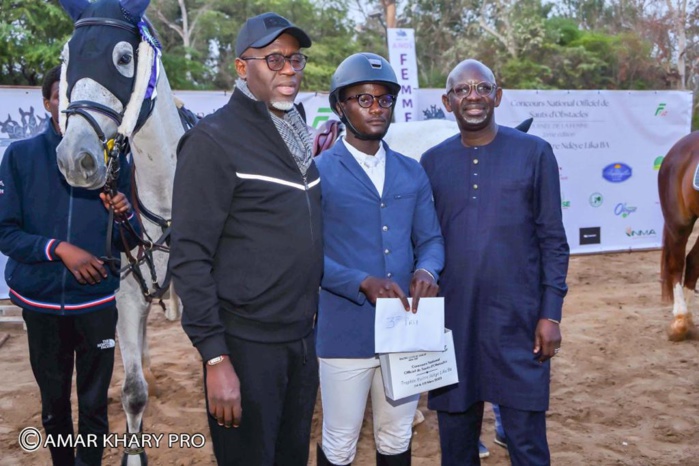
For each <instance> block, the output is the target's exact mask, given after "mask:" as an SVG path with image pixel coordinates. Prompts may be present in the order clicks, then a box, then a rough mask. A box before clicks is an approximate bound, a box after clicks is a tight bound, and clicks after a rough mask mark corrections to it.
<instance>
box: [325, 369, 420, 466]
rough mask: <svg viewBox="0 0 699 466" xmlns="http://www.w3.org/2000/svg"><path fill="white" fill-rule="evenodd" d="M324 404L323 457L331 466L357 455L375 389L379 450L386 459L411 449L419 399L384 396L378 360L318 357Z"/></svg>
mask: <svg viewBox="0 0 699 466" xmlns="http://www.w3.org/2000/svg"><path fill="white" fill-rule="evenodd" d="M319 361H320V364H319V366H320V394H321V398H322V402H323V440H322V448H323V452H325V456H326V457H327V458H328V460H329V461H330V462H331V463H333V464H349V463H351V462H352V461H354V456H355V454H356V453H357V441H358V440H359V432H360V430H361V428H362V421H363V419H364V410H365V409H366V401H367V397H368V395H369V393H370V390H371V406H372V411H373V415H374V440H375V442H376V449H377V450H378V451H379V453H381V454H384V455H397V454H399V453H403V452H404V451H406V450H407V449H408V447H409V446H410V439H411V437H412V433H413V429H412V427H413V418H414V416H415V410H416V409H417V402H418V400H419V398H420V395H415V396H411V397H408V398H404V399H401V400H399V401H398V402H395V401H392V400H390V399H388V398H386V395H385V393H384V388H383V378H382V376H381V366H380V364H379V358H378V357H374V358H367V359H341V358H319Z"/></svg>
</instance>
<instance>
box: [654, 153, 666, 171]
mask: <svg viewBox="0 0 699 466" xmlns="http://www.w3.org/2000/svg"><path fill="white" fill-rule="evenodd" d="M663 160H665V156H664V155H661V156H660V157H656V158H655V160H653V170H660V165H662V164H663Z"/></svg>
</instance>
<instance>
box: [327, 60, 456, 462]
mask: <svg viewBox="0 0 699 466" xmlns="http://www.w3.org/2000/svg"><path fill="white" fill-rule="evenodd" d="M399 91H400V85H399V84H398V82H397V80H396V76H395V74H394V72H393V70H392V68H391V65H390V64H389V63H388V62H387V61H386V60H385V59H383V58H382V57H380V56H378V55H375V54H372V53H359V54H355V55H352V56H350V57H348V58H347V59H346V60H345V61H343V62H342V63H341V64H340V66H339V67H338V68H337V70H336V71H335V73H334V75H333V77H332V80H331V92H330V106H331V107H332V109H333V110H334V111H335V113H337V115H338V116H339V117H340V119H341V120H342V122H343V123H344V124H345V126H346V127H347V128H348V132H347V134H346V135H345V136H344V138H343V139H341V140H340V141H338V142H337V143H336V144H335V146H334V147H332V148H331V149H329V150H327V151H325V152H323V153H322V154H321V155H320V156H319V157H318V158H317V159H316V165H317V167H318V170H319V172H320V176H321V189H322V196H323V201H322V203H323V204H322V205H323V223H324V225H323V240H324V243H325V272H324V276H323V280H322V283H321V287H322V289H321V293H320V306H319V311H318V326H317V352H318V356H319V357H320V383H321V393H322V401H323V437H322V446H319V448H318V465H320V466H323V465H333V464H338V465H339V464H342V465H344V464H350V463H351V462H352V461H353V459H354V456H355V453H356V448H357V440H358V438H359V431H360V429H361V425H362V419H363V418H364V408H365V405H366V400H367V396H368V394H369V393H370V392H371V397H372V407H373V414H374V432H375V440H376V448H377V453H376V462H377V465H409V464H410V438H411V435H412V421H413V416H414V414H415V409H416V408H417V402H418V395H415V396H413V397H409V398H406V399H403V400H399V401H398V402H392V401H389V400H388V399H387V398H386V396H385V394H384V388H383V382H382V376H381V368H380V365H379V360H378V357H377V356H376V354H375V351H374V316H375V303H376V299H377V298H380V297H386V298H400V299H401V300H402V301H403V304H404V306H405V308H406V311H412V312H417V310H418V302H419V299H420V297H432V296H436V295H437V293H438V291H439V287H438V286H437V278H438V274H439V273H440V272H441V270H442V268H443V266H444V240H443V238H442V235H441V232H440V227H439V223H438V220H437V216H436V213H435V207H434V202H433V201H432V190H431V188H430V184H429V180H428V179H427V176H426V174H425V172H424V170H423V169H422V167H421V166H420V165H419V164H418V163H417V162H416V161H415V160H412V159H410V158H408V157H405V156H403V155H401V154H398V153H396V152H393V151H392V150H391V149H390V148H389V147H388V145H386V144H385V143H383V142H382V138H383V137H384V135H385V134H386V131H387V130H388V127H389V125H390V122H391V117H392V114H393V108H394V105H395V102H396V98H397V94H398V92H399ZM406 295H410V296H412V298H413V300H412V305H410V304H409V303H408V300H407V298H406Z"/></svg>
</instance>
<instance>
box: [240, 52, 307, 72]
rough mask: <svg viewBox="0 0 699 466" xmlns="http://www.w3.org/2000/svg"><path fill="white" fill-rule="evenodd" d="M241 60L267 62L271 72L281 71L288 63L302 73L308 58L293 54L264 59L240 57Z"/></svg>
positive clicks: (279, 54) (300, 54)
mask: <svg viewBox="0 0 699 466" xmlns="http://www.w3.org/2000/svg"><path fill="white" fill-rule="evenodd" d="M240 59H241V60H246V61H247V60H264V61H266V62H267V67H268V68H269V69H270V70H271V71H281V70H282V68H284V65H285V64H286V62H287V61H288V62H289V63H290V64H291V68H293V70H294V71H301V70H302V69H304V68H305V67H306V62H307V61H308V57H307V56H306V55H304V54H302V53H292V54H291V55H289V56H284V55H282V54H281V53H279V52H277V53H270V54H269V55H265V56H264V57H240Z"/></svg>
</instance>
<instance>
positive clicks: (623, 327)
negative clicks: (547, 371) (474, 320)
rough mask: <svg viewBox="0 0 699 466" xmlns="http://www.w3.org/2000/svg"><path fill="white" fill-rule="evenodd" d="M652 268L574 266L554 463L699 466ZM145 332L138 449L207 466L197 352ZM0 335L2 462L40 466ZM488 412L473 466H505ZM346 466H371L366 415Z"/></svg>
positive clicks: (158, 326) (417, 458) (115, 414)
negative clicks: (184, 438)
mask: <svg viewBox="0 0 699 466" xmlns="http://www.w3.org/2000/svg"><path fill="white" fill-rule="evenodd" d="M659 260H660V253H659V252H658V251H650V252H635V253H619V254H604V255H593V256H576V257H573V258H572V260H571V267H570V273H569V278H568V284H569V286H570V293H569V294H568V297H567V298H566V302H565V308H564V322H563V324H562V325H563V327H562V329H563V340H564V341H563V346H562V351H561V354H560V355H559V356H558V357H557V358H556V359H555V361H554V363H553V381H552V397H551V409H550V411H549V413H548V431H549V443H550V446H551V451H552V459H553V464H554V465H565V466H576V465H581V466H583V465H584V466H587V465H603V466H604V465H629V466H663V465H667V466H669V465H683V466H692V465H699V341H688V342H682V343H671V342H669V341H668V340H667V338H666V334H665V328H666V326H667V324H668V323H669V321H670V314H671V307H670V306H669V305H662V304H661V303H660V286H659V283H658V280H659V272H658V271H659ZM695 320H699V312H697V311H696V308H695ZM149 332H150V341H151V348H152V360H153V372H154V373H155V376H156V379H157V381H158V389H159V391H160V393H159V395H158V396H157V397H152V398H151V399H150V402H149V406H148V408H147V411H146V416H145V421H144V431H146V432H152V433H155V434H161V433H162V434H165V439H164V440H163V442H162V444H161V447H160V448H159V449H151V450H149V451H148V454H149V459H150V464H151V465H155V466H158V465H190V464H213V463H214V457H213V454H212V449H211V445H210V441H209V439H208V432H207V425H206V417H205V414H204V403H203V394H202V393H203V391H202V381H201V373H200V362H199V358H198V355H197V353H196V351H195V350H194V349H193V348H192V346H191V345H190V343H189V340H188V339H187V337H186V336H185V335H184V333H183V331H182V329H181V327H180V325H179V323H170V322H168V321H167V320H166V319H165V317H164V315H163V313H162V312H161V311H159V310H158V309H157V308H154V309H153V311H152V313H151V317H150V327H149ZM4 333H7V334H9V335H10V337H9V339H8V340H7V341H6V342H5V343H4V344H3V345H2V346H1V347H0V465H3V466H4V465H46V464H50V459H49V458H50V457H49V454H48V451H46V450H40V451H37V452H34V453H25V452H24V451H23V450H21V449H20V447H19V445H18V442H17V437H18V433H19V432H20V431H21V430H22V429H23V428H25V427H28V426H34V427H39V428H40V427H41V419H40V409H41V406H40V400H39V394H38V389H37V388H36V384H35V382H34V378H33V376H32V373H31V369H30V367H29V361H28V355H27V341H26V336H25V333H24V331H23V330H22V326H21V325H17V324H0V340H2V334H4ZM117 360H118V362H117V365H116V367H115V371H114V378H113V381H112V388H111V389H110V409H109V414H110V426H111V429H110V430H111V431H112V432H116V433H122V432H124V428H125V420H124V414H123V412H122V410H121V405H120V401H119V400H120V390H121V388H120V387H121V382H122V380H123V371H122V368H121V361H120V356H119V355H117ZM513 389H515V387H513ZM425 402H426V400H425V399H423V400H421V409H422V411H423V412H424V413H425V418H426V420H425V422H423V423H422V424H420V425H418V426H417V427H416V428H415V429H414V437H413V464H414V465H416V466H428V465H429V466H436V465H439V464H440V451H439V438H438V431H437V419H436V415H435V414H434V413H433V412H430V411H428V410H427V409H426V407H425ZM73 405H74V406H75V405H76V403H75V402H74V403H73ZM486 413H487V414H486V422H485V426H484V434H483V440H484V442H485V444H486V445H487V446H488V447H489V448H490V451H491V456H490V458H487V459H485V460H483V461H482V464H484V465H489V466H499V465H508V464H509V461H508V459H507V455H506V454H505V452H504V450H503V449H502V448H500V447H498V446H496V445H495V444H494V443H493V441H492V439H493V419H492V413H491V411H490V409H486ZM74 416H75V417H74V421H75V422H77V414H75V415H74ZM320 423H321V413H320V403H318V405H317V407H316V415H315V416H314V420H313V438H312V444H311V445H310V446H309V448H310V450H311V452H312V454H311V460H310V462H309V464H311V465H315V443H316V441H318V440H319V438H320V425H321V424H320ZM170 433H190V434H195V433H203V434H204V435H205V436H206V445H205V446H204V447H203V448H199V449H196V448H179V447H175V448H167V447H166V446H164V444H166V442H167V437H168V434H170ZM120 460H121V451H120V450H117V449H108V450H107V451H106V454H105V460H104V464H105V465H118V464H119V462H120ZM354 464H355V465H373V464H375V463H374V445H373V440H372V426H371V418H370V415H367V417H366V418H365V423H364V426H363V428H362V438H361V440H360V443H359V452H358V455H357V459H356V460H355V462H354Z"/></svg>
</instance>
